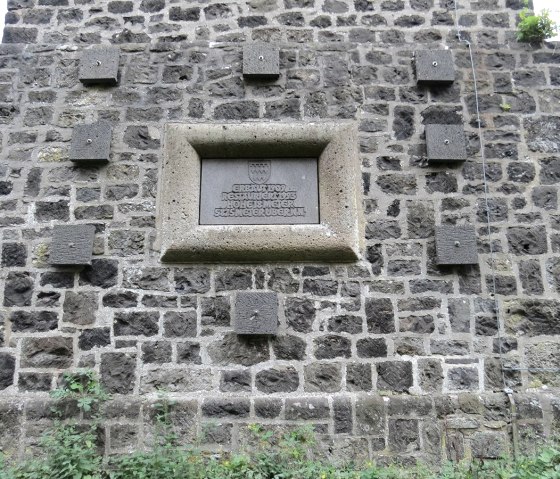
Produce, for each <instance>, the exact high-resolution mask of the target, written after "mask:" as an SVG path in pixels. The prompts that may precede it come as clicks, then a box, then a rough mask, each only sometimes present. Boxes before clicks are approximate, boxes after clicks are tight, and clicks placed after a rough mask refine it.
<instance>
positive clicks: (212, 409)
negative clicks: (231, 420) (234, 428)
mask: <svg viewBox="0 0 560 479" xmlns="http://www.w3.org/2000/svg"><path fill="white" fill-rule="evenodd" d="M249 409H250V404H249V401H248V400H245V399H207V400H205V401H204V402H203V403H202V414H203V415H204V416H206V417H214V418H223V417H247V416H249Z"/></svg>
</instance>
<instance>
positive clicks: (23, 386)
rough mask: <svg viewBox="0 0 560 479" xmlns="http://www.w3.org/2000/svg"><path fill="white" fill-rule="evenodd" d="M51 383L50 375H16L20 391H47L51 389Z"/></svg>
mask: <svg viewBox="0 0 560 479" xmlns="http://www.w3.org/2000/svg"><path fill="white" fill-rule="evenodd" d="M51 383H52V375H51V374H41V373H20V374H19V375H18V389H19V390H20V391H25V392H31V391H35V392H37V391H49V390H50V389H51ZM0 387H1V386H0Z"/></svg>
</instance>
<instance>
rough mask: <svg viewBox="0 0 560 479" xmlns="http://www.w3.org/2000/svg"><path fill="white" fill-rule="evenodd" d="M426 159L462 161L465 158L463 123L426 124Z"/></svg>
mask: <svg viewBox="0 0 560 479" xmlns="http://www.w3.org/2000/svg"><path fill="white" fill-rule="evenodd" d="M426 149H427V152H428V161H432V162H433V161H435V162H438V161H440V162H441V161H464V160H466V159H467V147H466V144H465V131H464V129H463V125H439V124H431V125H426Z"/></svg>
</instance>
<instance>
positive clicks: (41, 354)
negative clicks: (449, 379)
mask: <svg viewBox="0 0 560 479" xmlns="http://www.w3.org/2000/svg"><path fill="white" fill-rule="evenodd" d="M72 342H73V341H72V338H68V337H62V336H55V337H47V338H25V339H24V340H23V343H22V358H21V367H23V368H58V369H65V368H69V367H70V366H71V364H72V357H73V346H72Z"/></svg>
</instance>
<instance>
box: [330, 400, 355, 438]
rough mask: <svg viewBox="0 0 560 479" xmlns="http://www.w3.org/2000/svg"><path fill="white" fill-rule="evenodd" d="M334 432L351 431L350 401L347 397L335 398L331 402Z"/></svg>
mask: <svg viewBox="0 0 560 479" xmlns="http://www.w3.org/2000/svg"><path fill="white" fill-rule="evenodd" d="M333 419H334V432H335V434H344V433H352V426H353V420H352V402H351V400H350V399H349V398H336V399H335V401H334V404H333Z"/></svg>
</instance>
